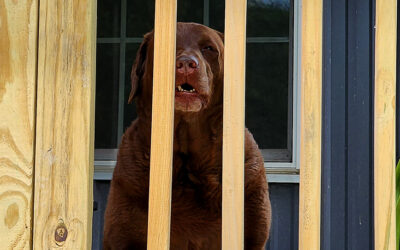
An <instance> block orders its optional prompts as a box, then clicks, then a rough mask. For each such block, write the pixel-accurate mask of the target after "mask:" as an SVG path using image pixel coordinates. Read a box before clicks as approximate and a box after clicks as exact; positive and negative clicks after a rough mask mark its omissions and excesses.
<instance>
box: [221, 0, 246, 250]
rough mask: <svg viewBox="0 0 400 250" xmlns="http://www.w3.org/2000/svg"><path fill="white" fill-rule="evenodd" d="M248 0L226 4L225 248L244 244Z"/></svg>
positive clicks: (223, 161) (229, 1)
mask: <svg viewBox="0 0 400 250" xmlns="http://www.w3.org/2000/svg"><path fill="white" fill-rule="evenodd" d="M246 10H247V1H246V0H228V1H226V2H225V50H224V54H225V58H224V62H225V65H224V114H223V122H224V124H223V152H222V164H223V175H222V184H223V187H222V249H224V250H235V249H243V244H244V101H245V58H246Z"/></svg>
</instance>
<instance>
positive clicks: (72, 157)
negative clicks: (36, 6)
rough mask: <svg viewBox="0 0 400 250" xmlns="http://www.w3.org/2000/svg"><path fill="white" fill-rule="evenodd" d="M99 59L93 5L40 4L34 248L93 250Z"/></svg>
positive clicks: (76, 1) (72, 1) (90, 1)
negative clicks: (92, 232)
mask: <svg viewBox="0 0 400 250" xmlns="http://www.w3.org/2000/svg"><path fill="white" fill-rule="evenodd" d="M95 54H96V1H95V0H69V1H63V0H42V1H40V10H39V47H38V88H37V100H38V101H37V126H36V157H35V194H34V234H33V237H34V239H33V246H34V248H35V249H52V248H62V249H90V248H91V247H90V246H91V240H92V239H91V225H92V213H93V209H92V206H93V195H92V185H93V184H92V183H93V180H92V179H93V151H94V136H93V135H94V93H95V92H94V90H95V63H96V60H95Z"/></svg>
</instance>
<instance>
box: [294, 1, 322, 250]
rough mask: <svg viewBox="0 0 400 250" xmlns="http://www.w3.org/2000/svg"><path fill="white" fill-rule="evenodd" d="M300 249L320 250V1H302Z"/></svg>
mask: <svg viewBox="0 0 400 250" xmlns="http://www.w3.org/2000/svg"><path fill="white" fill-rule="evenodd" d="M301 36H302V41H301V124H300V127H301V128H300V191H299V192H300V193H299V202H300V203H299V249H300V250H309V249H320V215H321V211H320V210H321V121H322V119H321V105H322V1H320V0H304V1H303V2H302V35H301Z"/></svg>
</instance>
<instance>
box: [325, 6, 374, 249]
mask: <svg viewBox="0 0 400 250" xmlns="http://www.w3.org/2000/svg"><path fill="white" fill-rule="evenodd" d="M373 8H374V6H373V1H369V0H347V1H346V0H325V1H324V39H323V44H324V59H323V65H324V71H323V139H322V140H323V169H322V222H321V230H322V232H321V249H327V250H331V249H332V250H333V249H340V250H345V249H366V250H367V249H373V210H372V208H373V189H372V188H373V149H372V145H373V55H374V54H373V51H374V50H373V48H374V47H373V42H372V41H373V34H374V29H373V22H374V19H373V13H374V12H373Z"/></svg>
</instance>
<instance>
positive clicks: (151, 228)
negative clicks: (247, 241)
mask: <svg viewBox="0 0 400 250" xmlns="http://www.w3.org/2000/svg"><path fill="white" fill-rule="evenodd" d="M176 6H177V4H176V0H156V13H155V26H154V71H153V108H152V110H153V113H152V125H151V153H150V189H149V219H148V238H147V249H157V250H158V249H169V242H170V223H171V218H170V215H171V191H172V188H171V186H172V150H173V132H174V131H173V127H174V126H173V125H174V97H175V96H174V95H175V53H176V51H175V48H176V44H175V43H176Z"/></svg>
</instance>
